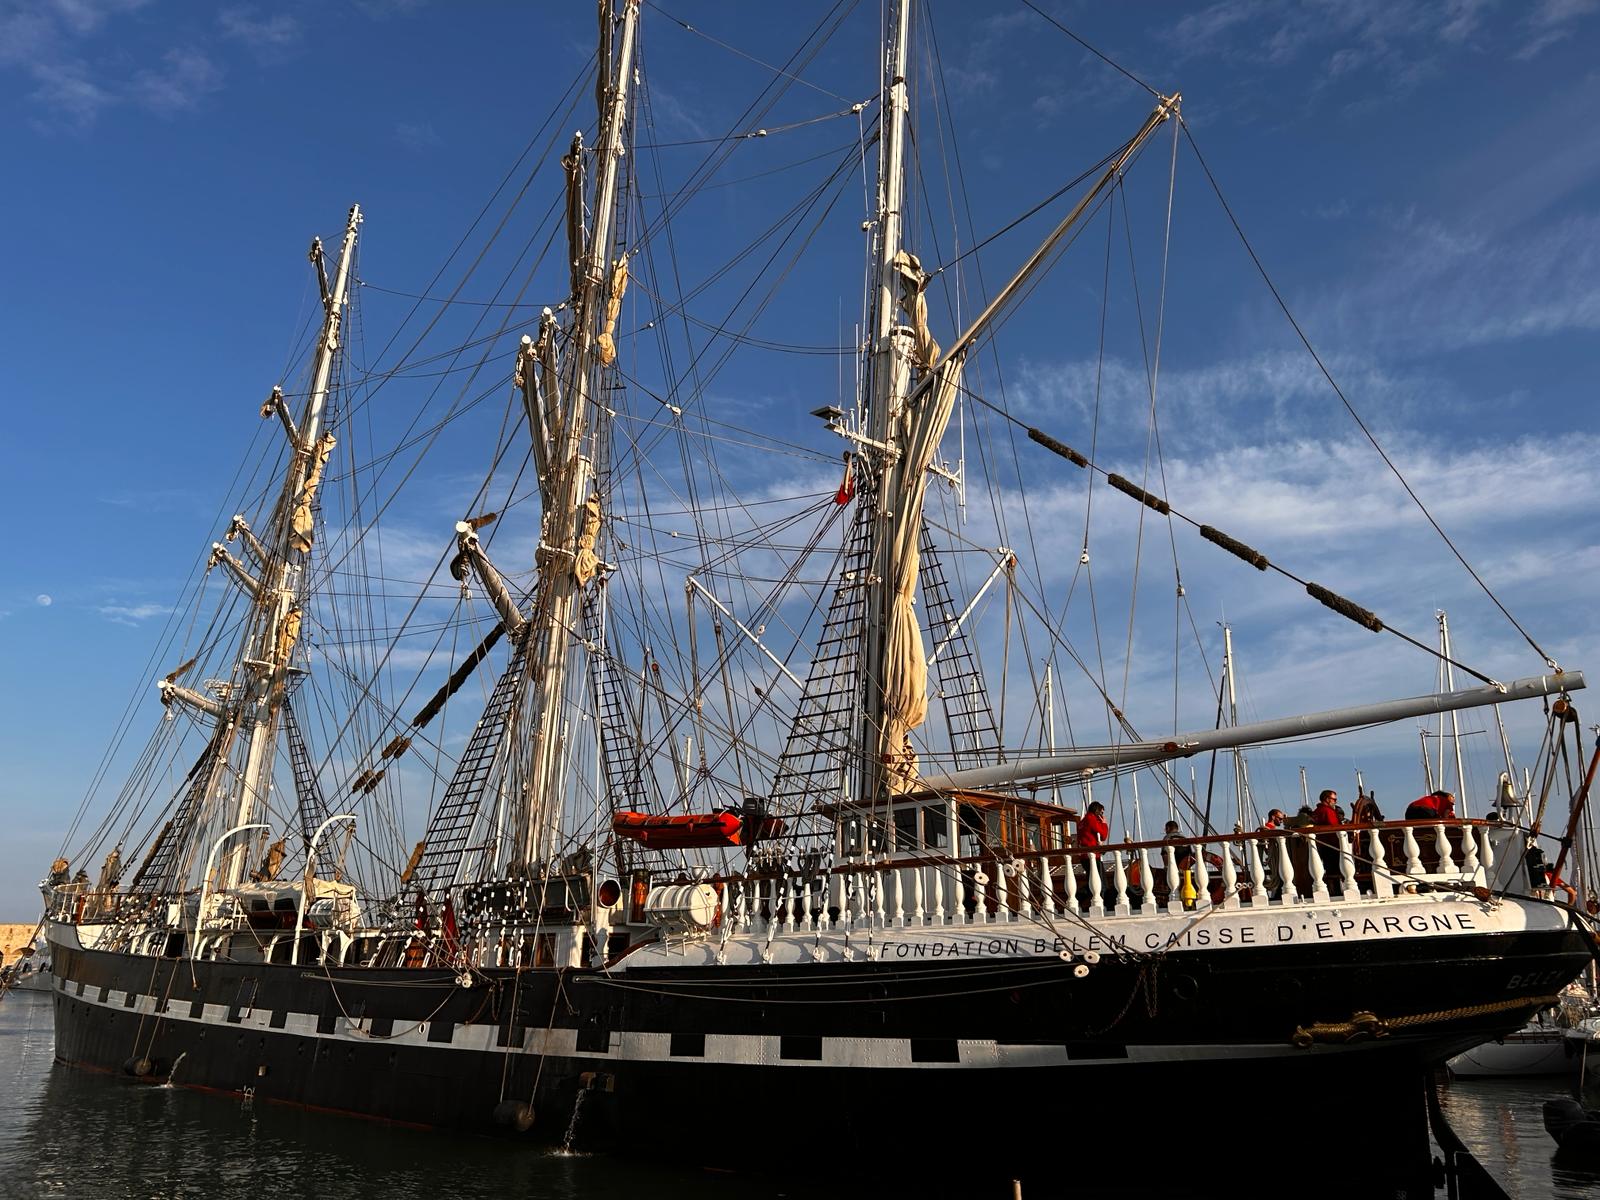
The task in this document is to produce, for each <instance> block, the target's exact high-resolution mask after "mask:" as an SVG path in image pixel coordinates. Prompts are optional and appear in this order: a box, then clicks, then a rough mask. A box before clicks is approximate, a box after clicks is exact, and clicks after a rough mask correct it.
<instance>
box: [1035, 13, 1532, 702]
mask: <svg viewBox="0 0 1600 1200" xmlns="http://www.w3.org/2000/svg"><path fill="white" fill-rule="evenodd" d="M1023 2H1024V3H1028V0H1023ZM1029 7H1030V8H1031V7H1032V5H1031V4H1029ZM1178 120H1179V122H1180V124H1181V125H1182V127H1183V134H1184V137H1185V138H1186V139H1187V140H1188V142H1189V148H1190V149H1191V150H1193V151H1194V156H1195V160H1196V161H1197V162H1198V163H1199V164H1200V169H1201V170H1202V171H1204V172H1205V176H1206V182H1207V183H1209V184H1210V185H1211V190H1212V191H1213V192H1214V193H1215V194H1216V197H1217V203H1218V204H1220V205H1221V206H1222V211H1223V214H1224V215H1225V216H1226V217H1227V218H1228V223H1229V224H1230V225H1232V226H1233V231H1234V233H1236V234H1237V235H1238V237H1239V242H1240V244H1241V245H1243V246H1244V249H1245V253H1246V254H1248V255H1249V256H1250V261H1251V262H1252V263H1253V264H1254V265H1255V268H1256V271H1257V273H1258V274H1260V276H1261V280H1262V282H1263V283H1265V284H1266V285H1267V290H1268V291H1269V292H1271V293H1272V299H1273V300H1274V301H1275V302H1276V303H1277V305H1278V309H1279V310H1280V311H1281V312H1282V313H1283V315H1284V319H1285V320H1287V321H1288V322H1289V327H1290V328H1291V329H1293V330H1294V332H1295V336H1296V337H1298V338H1299V339H1300V344H1301V345H1303V346H1304V347H1305V348H1306V353H1307V354H1309V355H1311V361H1312V362H1314V363H1316V364H1317V370H1318V371H1320V372H1321V373H1322V377H1323V378H1324V379H1326V380H1327V381H1328V386H1329V387H1331V388H1332V389H1333V394H1334V395H1335V396H1337V397H1339V403H1340V404H1342V405H1344V408H1345V411H1346V412H1348V413H1349V414H1350V419H1351V420H1353V421H1354V422H1355V423H1356V428H1358V429H1360V430H1361V432H1362V433H1363V434H1365V435H1366V439H1367V441H1369V442H1371V443H1372V448H1373V449H1374V450H1376V451H1377V452H1378V457H1379V458H1381V459H1383V463H1384V466H1386V467H1388V468H1389V470H1390V472H1392V473H1393V475H1394V477H1395V478H1396V479H1398V480H1399V481H1400V486H1401V487H1403V488H1404V489H1405V491H1406V495H1408V496H1410V497H1411V499H1412V502H1413V503H1415V504H1416V506H1417V508H1418V509H1419V510H1420V511H1421V512H1422V515H1423V516H1424V517H1426V518H1427V519H1428V524H1429V525H1432V526H1433V530H1434V532H1435V533H1437V534H1438V535H1439V536H1440V537H1441V538H1442V539H1443V540H1444V544H1445V545H1446V546H1448V547H1449V548H1450V553H1451V554H1453V555H1455V557H1456V561H1457V562H1459V563H1460V564H1461V565H1462V566H1463V567H1464V568H1466V572H1467V574H1468V575H1470V576H1472V580H1473V582H1474V583H1476V584H1477V585H1478V586H1479V587H1480V588H1482V589H1483V594H1484V595H1485V596H1487V597H1489V599H1490V600H1491V601H1492V602H1493V603H1494V606H1495V607H1496V608H1498V609H1499V610H1500V612H1501V614H1502V615H1503V616H1504V617H1505V619H1506V620H1508V621H1510V622H1511V626H1512V628H1513V629H1515V630H1516V631H1517V632H1518V633H1520V634H1521V635H1522V639H1523V641H1525V642H1527V643H1528V645H1529V646H1531V647H1532V648H1533V651H1534V653H1535V654H1537V655H1538V656H1539V657H1540V658H1542V659H1544V661H1545V664H1546V665H1547V666H1549V667H1551V668H1552V669H1554V668H1555V667H1556V660H1555V659H1553V658H1551V657H1550V655H1549V654H1547V653H1546V652H1545V650H1544V648H1543V647H1541V646H1540V645H1539V643H1538V642H1536V641H1534V640H1533V635H1532V634H1530V633H1529V632H1528V631H1527V630H1526V629H1524V628H1523V627H1522V625H1521V623H1520V622H1518V620H1517V619H1516V618H1515V617H1514V616H1512V615H1511V610H1510V609H1508V608H1507V607H1506V606H1505V605H1504V604H1502V603H1501V602H1500V598H1499V597H1498V596H1496V595H1495V594H1494V591H1493V589H1491V588H1490V587H1489V585H1488V584H1487V583H1485V582H1484V580H1483V577H1482V576H1481V575H1479V574H1478V572H1477V571H1476V570H1474V569H1473V566H1472V564H1471V563H1469V562H1468V561H1467V559H1466V556H1465V555H1464V554H1462V553H1461V551H1460V550H1459V549H1457V547H1456V544H1455V542H1454V541H1452V540H1451V538H1450V535H1449V534H1447V533H1446V532H1445V531H1444V528H1443V526H1441V525H1440V524H1439V522H1438V521H1437V520H1435V519H1434V516H1433V513H1431V512H1429V511H1428V506H1427V505H1426V504H1424V503H1423V502H1422V497H1421V496H1419V495H1417V493H1416V491H1415V490H1414V489H1413V488H1412V486H1411V484H1410V482H1409V481H1408V480H1407V479H1406V477H1405V476H1404V475H1402V474H1401V473H1400V468H1399V467H1397V466H1396V465H1395V463H1394V460H1393V459H1391V458H1390V457H1389V455H1388V453H1387V452H1386V451H1385V450H1384V448H1383V447H1382V446H1381V445H1380V444H1379V443H1378V439H1377V438H1376V437H1375V436H1374V435H1373V433H1372V430H1371V429H1369V428H1368V427H1367V423H1366V422H1365V421H1363V420H1362V419H1361V414H1360V413H1358V412H1356V409H1355V405H1353V404H1351V403H1350V400H1349V397H1347V396H1346V395H1345V394H1344V389H1342V388H1341V387H1340V386H1339V384H1338V382H1337V381H1336V380H1335V379H1334V377H1333V373H1332V372H1331V371H1329V370H1328V367H1327V364H1326V363H1324V362H1323V361H1322V356H1321V355H1320V354H1318V353H1317V350H1316V347H1315V346H1313V345H1312V344H1311V339H1310V338H1309V337H1308V336H1307V335H1306V331H1305V330H1304V329H1303V328H1301V326H1300V322H1299V321H1297V320H1296V319H1295V315H1294V313H1293V312H1292V311H1291V310H1290V308H1289V304H1288V302H1287V301H1286V300H1284V298H1283V294H1282V293H1281V292H1279V291H1278V286H1277V284H1275V283H1274V282H1273V281H1272V276H1270V275H1268V274H1267V268H1266V266H1265V265H1264V264H1263V263H1262V261H1261V258H1260V256H1259V255H1257V254H1256V250H1255V247H1254V246H1252V245H1251V244H1250V239H1249V238H1247V237H1246V236H1245V232H1244V227H1243V226H1242V225H1240V224H1239V218H1238V217H1236V216H1234V215H1233V209H1232V207H1231V206H1229V204H1228V201H1227V198H1226V197H1224V196H1223V194H1222V187H1221V185H1220V184H1218V183H1217V179H1216V176H1215V175H1213V174H1212V173H1211V167H1210V165H1209V164H1208V163H1207V162H1206V159H1205V155H1203V154H1201V153H1200V146H1199V144H1198V143H1197V142H1196V141H1195V139H1194V132H1193V130H1191V129H1190V128H1189V123H1188V122H1187V121H1185V120H1184V119H1183V118H1182V116H1179V118H1178ZM1402 636H1403V635H1402ZM1407 640H1408V641H1409V640H1410V639H1409V638H1408V639H1407ZM1455 665H1457V666H1459V665H1460V664H1459V663H1457V664H1455ZM1463 669H1465V668H1463ZM1472 674H1473V675H1475V676H1477V678H1479V679H1482V678H1484V677H1483V676H1482V675H1478V673H1477V672H1476V671H1474V672H1472Z"/></svg>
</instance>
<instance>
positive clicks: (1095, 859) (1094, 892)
mask: <svg viewBox="0 0 1600 1200" xmlns="http://www.w3.org/2000/svg"><path fill="white" fill-rule="evenodd" d="M1083 869H1084V872H1085V873H1086V874H1087V875H1088V877H1089V911H1090V912H1091V913H1093V914H1094V915H1095V916H1097V917H1103V916H1105V915H1106V902H1105V897H1104V896H1103V895H1102V894H1101V892H1102V890H1103V889H1102V888H1101V885H1100V856H1099V855H1098V854H1095V853H1094V852H1092V851H1091V852H1090V854H1089V857H1088V858H1087V859H1085V860H1084V864H1083Z"/></svg>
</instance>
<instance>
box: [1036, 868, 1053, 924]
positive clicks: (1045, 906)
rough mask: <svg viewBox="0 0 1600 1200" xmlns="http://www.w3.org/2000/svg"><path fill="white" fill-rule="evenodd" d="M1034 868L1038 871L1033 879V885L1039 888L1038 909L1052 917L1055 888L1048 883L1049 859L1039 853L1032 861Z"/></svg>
mask: <svg viewBox="0 0 1600 1200" xmlns="http://www.w3.org/2000/svg"><path fill="white" fill-rule="evenodd" d="M1034 869H1035V870H1036V871H1038V873H1039V877H1038V878H1037V879H1036V880H1034V886H1035V887H1037V888H1038V889H1039V911H1040V912H1042V913H1044V915H1045V916H1047V917H1053V916H1055V915H1056V889H1055V888H1054V887H1052V886H1051V884H1050V860H1049V859H1048V858H1046V857H1045V856H1044V855H1042V854H1041V855H1040V856H1039V858H1038V859H1037V860H1035V862H1034Z"/></svg>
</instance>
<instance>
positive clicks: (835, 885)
mask: <svg viewBox="0 0 1600 1200" xmlns="http://www.w3.org/2000/svg"><path fill="white" fill-rule="evenodd" d="M828 907H829V908H830V909H832V910H833V914H834V915H833V916H832V918H831V919H830V920H829V925H830V927H832V928H834V929H837V928H838V927H839V926H840V925H843V924H844V923H845V918H846V916H847V915H848V914H846V912H845V910H844V876H843V875H842V874H841V873H840V872H838V871H829V872H828ZM827 915H828V914H826V913H824V914H823V916H825V917H826V916H827Z"/></svg>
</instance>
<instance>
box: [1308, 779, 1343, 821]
mask: <svg viewBox="0 0 1600 1200" xmlns="http://www.w3.org/2000/svg"><path fill="white" fill-rule="evenodd" d="M1311 823H1312V824H1313V825H1343V824H1344V814H1343V813H1342V812H1340V811H1339V793H1338V792H1336V791H1334V790H1333V789H1332V788H1325V789H1324V790H1323V792H1322V795H1320V796H1318V797H1317V807H1316V808H1315V809H1313V810H1312V812H1311Z"/></svg>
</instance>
